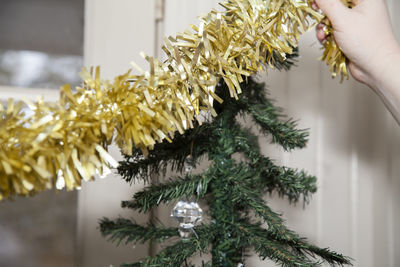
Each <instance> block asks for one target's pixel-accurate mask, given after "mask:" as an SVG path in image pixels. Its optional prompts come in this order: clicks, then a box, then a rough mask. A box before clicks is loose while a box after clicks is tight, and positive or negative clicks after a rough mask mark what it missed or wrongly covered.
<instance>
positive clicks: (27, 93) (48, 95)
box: [0, 86, 60, 102]
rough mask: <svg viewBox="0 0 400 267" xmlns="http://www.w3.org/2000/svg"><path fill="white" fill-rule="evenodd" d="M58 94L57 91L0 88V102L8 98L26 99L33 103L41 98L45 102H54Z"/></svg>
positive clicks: (12, 87) (13, 87) (10, 87)
mask: <svg viewBox="0 0 400 267" xmlns="http://www.w3.org/2000/svg"><path fill="white" fill-rule="evenodd" d="M59 92H60V91H59V90H58V89H43V88H22V87H15V86H0V100H7V99H9V98H12V99H15V100H22V99H23V98H27V99H29V100H33V101H34V100H36V99H37V98H38V97H43V99H44V100H45V101H47V102H55V101H57V100H58V98H59Z"/></svg>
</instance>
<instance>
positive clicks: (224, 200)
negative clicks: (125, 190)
mask: <svg viewBox="0 0 400 267" xmlns="http://www.w3.org/2000/svg"><path fill="white" fill-rule="evenodd" d="M294 56H295V53H294V54H292V55H291V56H289V58H287V59H286V60H279V59H278V58H277V60H276V64H275V67H277V68H278V69H280V68H284V69H288V68H289V67H290V65H292V63H293V62H292V57H294ZM241 87H242V88H243V93H242V94H241V95H239V99H238V100H235V99H233V98H232V97H231V96H230V95H229V93H228V92H229V89H228V88H227V85H226V84H225V83H223V82H220V83H219V84H218V86H217V88H216V94H217V95H218V96H219V97H221V98H222V99H223V103H222V104H219V103H216V102H215V103H214V108H215V110H216V112H217V114H218V116H217V117H215V118H213V119H212V120H211V121H206V122H204V123H203V124H202V125H195V127H194V128H193V129H191V130H188V131H186V132H185V133H184V134H183V135H176V136H175V137H174V142H173V143H168V142H165V141H164V142H163V143H160V144H157V145H156V146H155V148H154V150H152V151H150V153H149V155H148V156H147V157H144V156H143V155H142V152H141V150H134V153H133V155H132V156H126V157H125V161H123V162H121V163H120V167H119V169H118V170H119V173H120V174H121V175H122V176H123V178H124V179H125V180H126V181H127V182H132V181H134V179H145V180H147V181H151V176H152V175H153V174H161V173H164V174H165V171H166V169H167V166H170V167H171V169H172V170H174V171H177V172H180V173H182V172H184V174H183V175H182V176H181V177H177V178H175V179H170V180H168V181H166V182H163V183H151V184H150V185H149V186H148V187H146V188H145V189H144V190H142V191H140V192H138V193H136V194H135V195H134V197H133V199H132V200H128V201H124V202H122V206H123V207H126V208H131V209H135V210H139V211H141V212H149V211H151V210H152V209H154V208H155V207H157V206H158V205H159V204H160V203H169V202H172V201H176V200H179V199H183V200H182V201H180V202H179V203H180V204H178V205H177V207H175V209H174V211H173V214H174V215H176V213H179V214H180V216H187V218H188V219H192V220H189V222H191V221H193V225H194V223H195V221H197V220H198V219H199V218H198V217H199V214H201V213H199V210H198V209H197V208H196V207H194V208H193V205H192V206H190V205H189V204H190V203H189V202H187V201H185V199H190V198H192V200H193V199H196V200H199V199H203V200H204V201H205V202H206V203H207V205H208V207H209V212H208V216H209V217H210V220H209V222H207V223H205V222H204V223H203V224H200V225H196V226H194V228H191V227H186V228H184V229H182V223H181V227H180V228H170V227H165V226H163V225H162V223H160V222H158V223H154V222H151V223H150V224H149V225H147V226H141V225H138V224H136V223H135V222H134V221H131V220H127V219H122V218H119V219H117V220H115V221H112V220H109V219H107V218H104V219H102V220H101V222H100V228H101V232H102V234H103V235H104V236H106V237H108V238H109V239H110V240H112V241H116V242H118V243H119V242H126V243H137V242H146V241H160V242H162V241H165V240H166V239H169V238H175V240H176V239H177V241H176V242H174V243H173V244H172V245H169V246H167V247H165V248H164V249H163V250H161V251H160V252H159V253H158V254H157V255H156V256H154V257H148V258H146V259H143V260H142V261H140V262H137V263H133V264H126V265H124V266H182V265H183V266H189V265H188V262H189V261H190V259H189V258H190V257H192V256H193V255H194V254H196V253H197V252H202V253H210V254H211V255H212V260H211V261H210V262H207V263H203V265H206V266H235V267H236V266H240V264H244V265H245V262H244V258H245V256H246V255H247V254H246V252H247V251H248V250H251V249H252V250H254V251H255V252H256V254H258V255H259V256H260V257H261V258H262V259H265V258H269V259H271V260H273V261H275V262H277V263H278V264H280V265H282V266H319V265H320V264H321V262H322V261H321V259H322V260H323V261H325V262H328V263H329V264H331V265H343V264H350V261H349V259H348V258H347V257H344V256H342V255H340V254H338V253H335V252H332V251H330V250H329V249H326V248H319V247H317V246H314V245H312V244H310V243H308V242H307V241H306V240H305V239H304V238H302V237H300V236H299V235H298V234H296V233H295V232H293V231H291V230H289V229H288V228H287V227H286V226H285V225H284V223H283V220H282V218H281V217H280V215H279V214H277V213H275V212H274V211H272V210H271V208H270V207H269V206H268V205H267V203H266V201H264V200H263V196H264V195H265V193H267V192H273V191H276V192H278V193H279V195H280V196H284V197H287V198H288V200H289V201H291V202H297V201H299V200H300V199H302V200H303V201H305V202H307V201H308V200H309V197H310V194H311V193H314V192H316V189H317V188H316V178H315V177H314V176H311V175H308V174H307V173H305V172H304V171H298V170H295V169H291V168H287V167H280V166H277V165H275V164H274V163H273V160H271V159H269V158H268V157H266V156H264V155H262V154H261V153H260V149H259V145H258V138H257V136H256V135H255V134H253V133H252V132H251V131H250V130H249V129H247V128H245V127H243V126H242V125H241V124H240V123H239V122H238V121H237V117H238V116H241V115H250V117H251V118H252V120H253V121H254V122H255V123H256V124H257V125H258V126H259V129H260V132H261V133H262V134H265V135H266V134H268V135H271V137H272V141H273V142H274V143H276V144H279V145H281V146H282V147H283V148H284V149H285V150H292V149H294V148H302V147H304V146H305V145H306V143H307V136H308V133H307V132H306V131H304V130H297V129H296V128H295V126H296V125H295V122H294V121H293V120H291V119H285V116H284V115H283V114H282V113H281V111H280V109H279V108H276V107H275V106H274V105H273V104H272V102H271V101H270V100H269V99H268V98H266V96H265V95H266V92H265V86H264V84H262V83H258V82H256V81H255V80H254V79H253V78H248V80H247V81H245V82H243V83H242V84H241ZM237 153H240V154H241V155H242V158H241V159H240V160H238V159H237V157H236V156H235V157H233V155H234V154H235V155H236V154H237ZM205 157H207V158H208V160H209V161H210V165H209V167H208V169H207V170H206V171H204V172H203V173H200V174H196V175H193V174H191V172H190V168H191V165H196V164H197V163H198V162H199V161H200V159H202V158H205ZM188 161H189V162H188ZM185 168H189V170H186V171H185ZM192 203H195V202H192ZM192 215H193V216H192ZM190 216H192V218H190ZM196 216H197V217H196ZM183 220H185V218H183V219H182V218H180V221H179V222H182V221H183ZM191 225H192V224H191V223H189V226H191ZM184 227H185V225H184ZM185 229H186V230H185ZM190 231H191V232H192V234H190V233H188V232H190ZM180 236H181V237H180Z"/></svg>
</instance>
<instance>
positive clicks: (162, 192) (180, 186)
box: [122, 173, 213, 212]
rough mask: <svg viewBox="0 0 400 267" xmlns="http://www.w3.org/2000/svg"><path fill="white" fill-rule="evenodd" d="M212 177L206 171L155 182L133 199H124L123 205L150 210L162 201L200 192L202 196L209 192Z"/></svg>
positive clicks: (140, 209)
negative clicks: (158, 182)
mask: <svg viewBox="0 0 400 267" xmlns="http://www.w3.org/2000/svg"><path fill="white" fill-rule="evenodd" d="M212 179H213V176H210V175H207V173H204V174H201V175H191V176H186V177H185V178H177V179H176V180H170V181H169V182H167V183H164V184H153V185H150V186H148V187H146V188H145V189H144V190H142V191H139V192H137V193H136V194H135V195H134V196H133V199H132V200H129V201H123V202H122V207H123V208H131V209H136V210H139V211H140V212H148V211H150V210H151V209H152V208H153V207H155V206H157V205H159V204H160V203H167V202H170V201H173V200H175V199H179V198H182V197H188V196H192V195H195V194H198V196H197V197H198V198H200V197H203V196H204V195H205V193H206V192H207V188H208V185H209V183H210V182H211V180H212ZM198 189H199V190H198ZM197 191H199V192H197Z"/></svg>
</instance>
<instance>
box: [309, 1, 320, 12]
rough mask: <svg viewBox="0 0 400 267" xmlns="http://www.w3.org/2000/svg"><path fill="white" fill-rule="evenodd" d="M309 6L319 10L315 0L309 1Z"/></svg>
mask: <svg viewBox="0 0 400 267" xmlns="http://www.w3.org/2000/svg"><path fill="white" fill-rule="evenodd" d="M311 8H312V9H314V10H315V11H318V10H319V7H318V5H317V3H315V1H313V2H312V3H311Z"/></svg>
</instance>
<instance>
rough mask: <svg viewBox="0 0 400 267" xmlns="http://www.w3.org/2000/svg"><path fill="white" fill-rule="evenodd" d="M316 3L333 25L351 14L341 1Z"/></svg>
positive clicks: (317, 1)
mask: <svg viewBox="0 0 400 267" xmlns="http://www.w3.org/2000/svg"><path fill="white" fill-rule="evenodd" d="M315 2H316V3H317V5H318V7H319V8H320V9H321V10H322V12H324V14H325V15H326V16H327V17H328V18H329V20H330V21H331V22H332V24H333V25H335V24H337V23H338V22H339V21H340V19H343V16H344V15H346V14H347V13H348V12H349V9H348V8H347V7H346V6H345V5H344V4H343V3H342V1H340V0H315Z"/></svg>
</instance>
